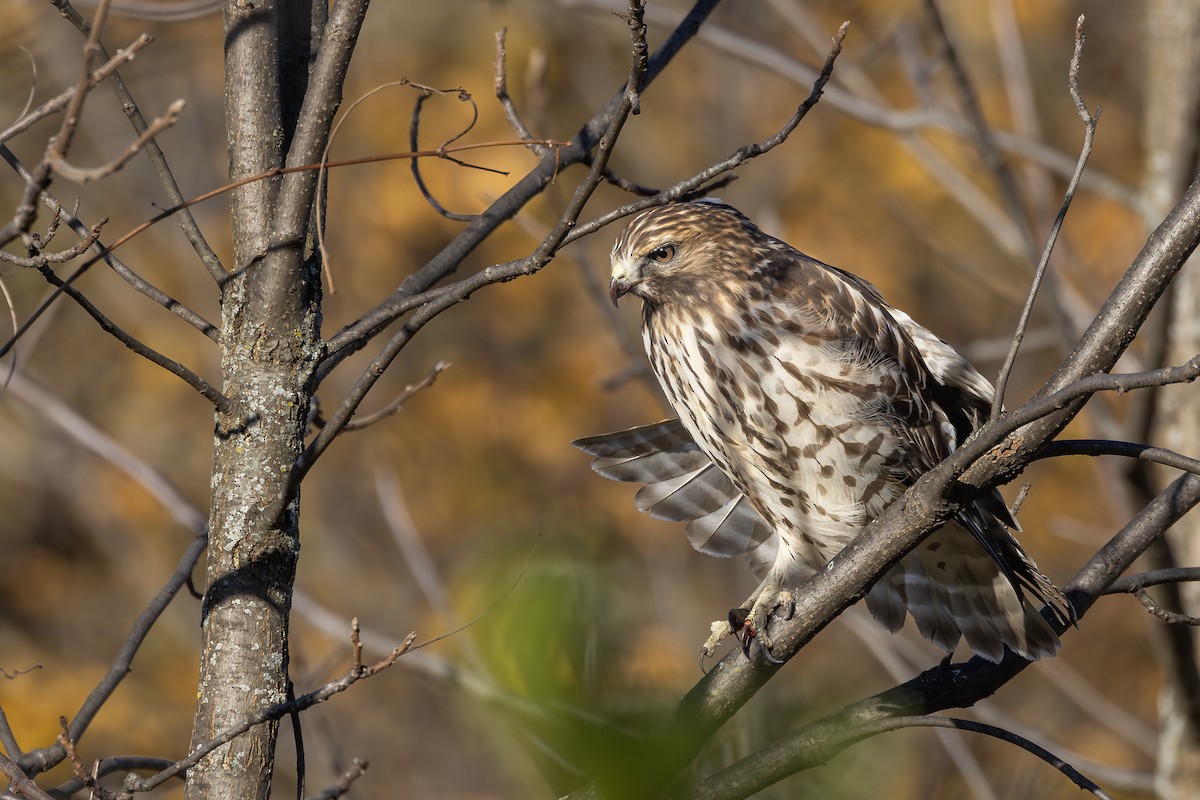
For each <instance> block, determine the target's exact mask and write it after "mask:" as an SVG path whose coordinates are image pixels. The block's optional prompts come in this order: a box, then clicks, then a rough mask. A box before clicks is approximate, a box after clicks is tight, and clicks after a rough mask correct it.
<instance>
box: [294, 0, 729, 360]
mask: <svg viewBox="0 0 1200 800" xmlns="http://www.w3.org/2000/svg"><path fill="white" fill-rule="evenodd" d="M719 2H720V0H695V3H694V5H693V6H692V9H691V10H690V11H689V12H688V13H687V15H686V16H685V17H684V18H683V20H682V21H680V22H679V23H678V25H676V27H675V29H674V30H673V31H672V32H671V34H670V35H669V36H668V37H667V38H666V40H665V41H664V42H663V44H662V45H661V46H660V47H659V48H658V50H656V51H655V52H654V54H653V55H652V56H650V59H649V62H648V64H647V68H646V77H645V79H644V81H643V83H644V84H645V85H650V83H651V82H652V81H653V80H654V79H655V77H656V76H657V75H658V74H659V73H661V72H662V71H663V69H665V68H666V66H667V65H668V64H669V63H670V62H671V60H672V59H673V58H674V57H675V56H676V55H677V54H678V53H679V51H680V50H681V49H682V48H683V47H684V46H685V45H686V44H687V43H688V42H690V41H691V40H692V39H693V38H695V36H696V34H697V33H698V32H699V30H700V27H701V25H702V24H703V23H704V22H705V20H707V19H708V17H709V15H711V14H712V12H713V11H714V9H715V8H716V7H717V5H718V4H719ZM624 102H625V90H624V89H623V88H622V89H621V90H620V91H618V92H617V93H616V94H614V95H613V96H612V97H611V98H610V99H609V100H608V102H607V103H605V104H604V105H603V106H602V107H601V108H600V109H599V110H598V111H596V113H594V114H593V115H592V116H591V118H589V119H588V120H587V121H586V122H585V123H584V124H583V126H582V127H581V128H580V129H579V131H578V132H577V133H576V134H575V136H574V137H572V139H571V141H570V142H569V143H568V144H567V145H566V146H564V147H560V148H555V149H554V150H553V151H552V152H549V153H547V154H546V155H544V156H543V157H542V160H541V161H540V162H539V163H538V165H537V166H536V167H534V168H533V169H532V170H530V171H529V172H528V173H527V174H526V175H525V177H523V178H522V179H521V180H519V181H518V182H517V184H516V185H514V186H513V187H512V188H511V189H509V190H508V191H506V192H505V193H504V194H503V195H501V197H500V198H498V199H497V200H496V201H495V202H493V203H492V204H491V206H489V207H488V209H487V210H486V211H484V212H483V213H482V214H480V215H479V217H478V218H476V219H475V220H474V221H473V222H471V223H469V224H468V225H467V227H466V228H465V229H464V230H463V231H462V232H461V233H459V234H458V236H456V237H455V238H454V239H453V240H452V241H451V242H450V243H449V244H447V245H446V246H445V247H444V248H442V250H441V251H440V252H439V253H438V254H437V255H436V256H434V257H433V258H432V259H430V260H429V261H428V262H427V263H426V264H425V265H424V266H422V267H421V268H420V269H418V270H417V271H416V272H413V273H411V274H410V275H409V276H408V277H407V278H405V279H404V280H403V281H402V282H401V284H400V286H399V287H398V288H397V289H396V290H395V291H393V292H392V293H391V294H390V295H388V296H387V297H386V298H384V299H383V300H382V301H381V302H380V303H378V304H377V305H376V306H375V307H374V308H372V309H371V310H370V311H367V312H366V313H364V314H363V315H362V316H360V317H359V318H358V319H357V320H356V321H354V322H352V323H351V324H349V325H347V326H346V327H345V328H343V329H342V330H341V331H340V332H339V333H338V334H336V335H335V336H334V337H333V338H332V339H330V340H329V342H328V351H329V356H328V357H326V359H325V360H324V361H323V362H322V364H321V366H320V367H319V368H318V371H317V380H318V381H319V380H321V379H322V378H324V377H325V376H326V375H328V374H329V372H331V371H332V370H333V369H334V368H335V367H336V366H337V365H338V364H339V363H341V362H342V361H343V360H344V359H346V358H348V357H349V356H351V355H353V354H354V353H356V352H358V351H359V350H361V349H362V348H364V347H365V346H366V345H367V344H368V343H369V342H370V341H371V340H372V339H374V338H375V337H376V336H377V335H379V334H380V333H381V332H382V331H383V330H384V329H385V328H387V327H388V326H389V325H390V324H391V322H393V321H394V320H395V319H397V318H398V317H399V316H400V315H402V314H404V313H405V312H406V310H408V309H410V308H412V306H410V305H407V300H408V298H410V297H412V296H413V295H416V294H422V293H425V292H427V291H429V289H430V288H431V287H432V286H434V285H436V284H437V283H438V282H439V281H441V280H442V279H443V278H445V277H446V276H447V275H449V274H450V273H452V272H454V271H455V270H456V269H458V268H459V266H460V265H461V264H462V261H463V260H464V259H465V258H466V257H467V256H468V255H470V254H471V253H472V252H473V251H474V250H475V249H476V248H477V247H479V245H480V244H481V243H482V242H483V241H484V240H485V239H486V238H487V237H488V236H490V235H492V233H493V232H494V231H495V230H496V229H497V228H498V227H499V226H500V225H501V224H503V223H504V222H506V221H508V220H510V219H512V218H513V217H514V216H516V215H517V213H518V212H519V211H520V210H521V209H522V208H524V207H525V205H526V204H528V203H529V202H530V201H531V200H532V199H533V198H534V197H537V196H539V195H540V194H541V193H542V192H544V191H545V189H546V187H547V186H549V185H550V183H551V182H552V181H553V180H555V179H556V178H557V177H558V176H559V175H560V174H561V173H562V171H563V170H564V169H566V168H567V167H570V166H572V165H574V164H578V163H580V162H581V161H583V160H584V159H585V158H587V157H588V156H589V155H590V154H591V152H592V150H593V148H595V147H596V145H597V143H598V142H599V141H600V139H601V138H602V137H603V136H604V135H605V131H606V130H608V128H609V126H610V124H611V122H612V120H613V118H614V115H615V114H616V113H617V111H618V109H619V108H620V107H621V106H622V104H623V103H624ZM521 144H522V145H526V144H527V143H525V142H521Z"/></svg>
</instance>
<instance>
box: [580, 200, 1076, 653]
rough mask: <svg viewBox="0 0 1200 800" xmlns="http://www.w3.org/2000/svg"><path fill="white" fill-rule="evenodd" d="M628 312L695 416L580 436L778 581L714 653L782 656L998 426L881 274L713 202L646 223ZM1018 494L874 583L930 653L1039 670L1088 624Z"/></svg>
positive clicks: (882, 607)
mask: <svg viewBox="0 0 1200 800" xmlns="http://www.w3.org/2000/svg"><path fill="white" fill-rule="evenodd" d="M610 292H611V296H612V299H613V302H614V303H615V302H617V300H618V299H619V298H621V297H622V296H624V295H625V294H627V293H633V294H635V295H637V296H639V297H640V298H641V299H642V336H643V340H644V343H645V346H646V354H647V356H648V357H649V360H650V364H651V366H652V367H653V370H654V374H655V375H656V376H657V377H658V382H659V384H660V385H661V386H662V389H663V392H665V394H666V396H667V399H668V400H669V401H670V404H671V406H672V407H673V408H674V410H675V412H676V413H677V414H678V417H677V418H676V419H669V420H666V421H664V422H659V423H656V424H653V425H646V426H643V427H638V428H633V429H632V430H627V431H621V432H618V433H610V434H606V435H603V436H595V437H591V438H587V439H580V440H578V441H576V442H574V443H573V444H575V446H577V447H579V448H580V449H581V450H583V451H585V452H586V453H588V454H590V455H592V456H594V460H593V462H592V468H593V469H594V470H595V471H596V472H598V473H600V474H601V475H603V476H605V477H607V478H612V479H615V480H621V481H636V482H639V483H642V484H645V485H644V487H643V488H642V489H641V490H640V491H639V492H638V494H637V497H636V503H637V507H638V508H639V509H641V510H642V511H646V512H649V513H650V514H651V515H653V516H655V517H659V518H663V519H667V520H676V521H685V520H686V521H687V522H688V526H687V535H688V539H689V541H690V542H691V544H692V546H693V547H695V548H696V549H697V550H699V551H701V552H703V553H708V554H710V555H715V556H732V555H740V554H745V555H746V556H748V558H749V561H750V564H751V566H752V568H753V569H754V571H755V573H756V575H757V576H758V577H759V578H760V580H761V581H762V583H761V585H760V586H759V587H758V589H756V590H755V592H754V593H753V594H752V595H751V596H750V597H749V598H748V599H747V600H746V602H745V603H744V607H743V608H742V609H735V610H734V611H732V612H730V619H729V621H728V622H724V621H722V622H719V623H713V635H712V637H710V639H709V640H708V642H706V644H705V648H704V655H711V654H712V651H713V648H714V647H715V646H716V644H717V643H718V642H719V640H720V639H721V638H723V637H724V636H727V635H729V634H730V633H738V630H735V628H740V629H741V630H742V633H743V647H744V648H745V649H746V652H747V655H748V654H749V647H750V641H751V639H752V638H754V637H757V638H758V640H759V642H760V644H761V645H762V646H763V648H764V650H765V652H766V654H767V656H768V657H770V638H769V635H768V632H767V620H768V618H769V616H770V614H771V612H772V611H773V610H774V609H776V608H778V607H780V606H787V605H788V603H789V601H790V599H791V595H790V593H789V589H791V588H794V587H796V586H797V585H798V584H799V583H800V582H801V581H802V580H803V579H805V578H806V577H808V576H809V575H811V574H812V573H813V571H815V570H818V569H820V568H821V567H823V566H824V565H825V564H826V563H827V562H828V561H829V560H830V559H831V558H832V557H833V556H834V555H836V554H837V553H838V552H839V551H840V550H841V549H842V548H843V547H845V546H846V544H848V543H849V542H850V541H851V540H852V539H853V538H854V537H855V535H857V534H858V533H859V531H861V530H862V529H863V528H864V527H866V525H867V524H868V523H869V522H871V521H872V520H873V519H875V518H876V517H877V516H879V514H880V513H881V512H882V511H883V510H884V509H885V508H887V507H888V505H889V504H891V503H892V502H893V501H895V500H896V499H897V498H898V497H900V495H901V494H903V493H904V491H905V489H906V488H907V487H908V486H910V485H911V484H912V483H913V482H914V481H915V480H916V479H917V478H919V477H920V476H921V475H922V474H924V473H925V472H927V471H928V470H929V469H931V468H932V467H933V466H934V465H936V464H937V463H938V462H939V461H941V460H942V459H944V458H946V456H948V455H949V454H950V452H951V451H953V450H954V449H955V448H956V447H957V446H958V445H959V443H961V442H963V441H965V440H966V438H967V437H969V436H970V435H971V433H972V431H973V430H974V429H975V427H976V426H977V425H979V424H980V422H981V421H983V420H984V419H986V417H987V413H988V410H989V408H990V406H991V402H992V396H993V393H994V390H993V388H992V385H991V384H990V383H989V382H988V381H987V380H986V379H985V378H984V377H983V376H982V375H980V374H979V373H978V372H977V371H976V370H975V369H974V368H973V367H972V366H971V365H970V364H969V363H967V361H966V359H964V358H963V357H962V356H961V355H959V354H958V353H957V352H956V351H955V350H954V348H952V347H951V346H950V345H948V344H947V343H946V342H944V341H942V340H941V339H939V338H938V337H937V336H935V335H934V334H933V333H931V332H930V331H928V330H926V329H925V328H923V327H921V326H920V325H918V324H917V323H916V322H914V321H913V320H912V318H910V317H909V316H908V315H907V314H905V313H904V312H902V311H899V310H898V309H896V308H893V307H892V306H891V305H889V304H888V303H887V301H885V300H884V299H883V297H882V296H881V295H880V294H879V292H878V291H877V290H876V289H875V287H874V286H872V285H871V284H870V283H868V282H867V281H865V280H863V279H862V278H860V277H858V276H856V275H853V274H851V273H849V272H846V271H844V270H841V269H838V268H837V267H832V266H830V265H828V264H823V263H821V262H820V261H817V260H815V259H813V258H810V257H809V256H807V255H805V254H804V253H801V252H800V251H799V250H796V249H795V248H793V247H791V246H790V245H788V244H786V243H784V242H782V241H780V240H779V239H776V238H774V237H772V236H769V235H767V234H766V233H764V232H763V231H762V230H760V229H759V228H758V227H757V226H756V225H755V224H754V223H753V222H751V221H750V220H749V219H748V218H747V217H746V216H744V215H743V214H742V213H741V212H739V211H738V210H737V209H735V208H732V207H731V206H728V205H724V204H721V203H718V202H714V201H711V200H702V201H698V202H686V203H674V204H670V205H666V206H661V207H656V208H652V209H650V210H647V211H644V212H642V213H641V214H639V215H638V216H637V217H635V218H634V219H633V220H632V221H631V222H630V223H629V225H628V226H627V227H626V228H625V230H624V231H623V232H622V233H621V234H620V236H619V237H618V238H617V240H616V243H615V244H614V245H613V251H612V282H611V284H610ZM1010 529H1012V530H1018V529H1019V528H1018V526H1017V523H1016V521H1015V520H1014V519H1013V517H1012V515H1011V514H1010V513H1009V511H1008V509H1007V507H1006V506H1005V504H1004V500H1003V498H1002V497H1001V496H1000V494H999V492H996V491H995V490H993V491H992V492H991V493H990V494H986V495H984V496H982V497H980V498H979V499H977V500H976V501H974V502H973V503H971V504H970V505H968V506H966V507H965V508H963V509H962V510H961V511H959V512H958V514H957V515H956V516H955V517H954V518H953V519H952V520H950V521H949V522H947V523H946V524H945V525H943V526H942V527H941V528H939V529H938V530H936V531H934V532H933V533H932V534H930V535H929V536H928V537H927V538H926V539H925V540H924V541H923V542H922V543H921V544H920V545H918V546H917V548H916V549H915V550H913V551H912V552H911V553H909V554H908V555H906V556H905V557H904V558H903V559H901V561H900V562H899V563H897V564H896V565H895V566H894V567H892V568H891V570H890V571H889V572H887V573H886V574H885V575H884V577H883V578H881V579H880V580H879V582H878V583H877V584H876V585H875V586H873V587H872V588H871V590H870V591H869V593H868V594H867V597H866V603H867V608H868V609H869V610H870V612H871V614H872V616H874V618H875V619H876V620H877V621H878V622H879V623H880V624H881V625H882V626H883V627H885V628H887V629H888V630H889V631H892V632H896V631H898V630H899V629H900V628H901V627H902V626H903V625H904V621H905V619H906V617H907V615H908V614H911V615H912V617H913V619H914V620H915V621H916V625H917V628H918V630H920V632H921V633H922V634H923V635H924V636H925V638H927V639H928V640H930V641H931V642H933V643H934V644H936V645H937V646H939V647H941V648H942V649H944V650H945V651H946V652H947V653H948V654H949V653H951V652H953V650H954V649H955V647H956V646H957V645H958V643H959V640H960V639H965V640H966V643H967V645H969V646H970V648H971V649H972V650H973V651H975V652H976V653H977V654H979V655H980V656H983V657H984V658H986V659H988V660H990V661H999V660H1000V659H1001V658H1002V657H1003V655H1004V649H1005V647H1008V648H1009V649H1011V650H1012V651H1014V652H1015V653H1017V654H1018V655H1020V656H1022V657H1024V658H1026V659H1029V660H1035V659H1038V658H1041V657H1044V656H1051V655H1053V654H1054V653H1055V652H1056V651H1057V649H1058V646H1059V640H1058V636H1057V635H1056V634H1055V631H1054V629H1053V628H1052V627H1051V625H1050V624H1049V623H1048V622H1047V621H1046V620H1045V619H1044V618H1043V617H1042V615H1041V614H1040V613H1039V612H1038V610H1037V607H1036V606H1035V602H1036V603H1037V604H1044V605H1046V606H1047V607H1049V609H1050V611H1051V614H1052V616H1053V617H1054V618H1055V619H1056V620H1058V621H1059V622H1061V623H1063V624H1070V623H1071V622H1072V621H1073V619H1074V614H1073V609H1072V608H1071V606H1070V604H1069V603H1068V601H1067V599H1066V598H1065V597H1064V596H1063V594H1062V592H1061V591H1059V589H1058V588H1057V587H1055V586H1054V584H1053V583H1051V581H1050V580H1049V579H1048V578H1047V577H1046V576H1045V575H1043V574H1042V572H1041V571H1040V570H1039V569H1038V568H1037V565H1036V564H1034V562H1033V560H1032V559H1031V558H1030V557H1029V556H1028V555H1027V554H1026V553H1025V551H1024V550H1023V549H1022V548H1021V545H1020V544H1019V543H1018V542H1017V540H1016V539H1015V538H1014V537H1013V535H1012V533H1011V532H1010Z"/></svg>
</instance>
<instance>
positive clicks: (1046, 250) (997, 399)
mask: <svg viewBox="0 0 1200 800" xmlns="http://www.w3.org/2000/svg"><path fill="white" fill-rule="evenodd" d="M929 1H930V2H932V1H933V0H929ZM1083 42H1084V36H1083V16H1082V15H1081V16H1080V17H1079V19H1078V21H1077V22H1076V23H1075V52H1074V54H1073V55H1072V56H1071V67H1070V69H1069V71H1068V75H1069V78H1068V81H1067V84H1068V87H1069V88H1070V91H1071V100H1072V101H1073V102H1074V103H1075V110H1076V111H1077V112H1078V113H1079V117H1080V119H1082V120H1083V147H1082V148H1080V151H1079V160H1078V161H1077V162H1076V163H1075V173H1074V174H1073V175H1072V176H1071V182H1070V183H1069V184H1068V185H1067V191H1066V194H1065V195H1064V197H1063V202H1062V205H1061V206H1060V207H1059V209H1058V215H1057V216H1056V217H1055V218H1054V224H1053V225H1051V226H1050V233H1049V234H1048V235H1047V237H1046V245H1045V247H1043V248H1042V256H1041V259H1040V260H1039V261H1038V265H1037V270H1035V272H1034V276H1033V282H1032V284H1031V285H1030V287H1029V297H1028V298H1027V299H1026V301H1025V307H1024V308H1023V309H1022V310H1021V318H1020V320H1019V321H1018V322H1017V330H1016V332H1015V333H1014V334H1013V340H1012V345H1011V346H1010V347H1009V350H1008V355H1007V356H1005V358H1004V366H1002V367H1001V368H1000V375H999V377H998V378H997V379H996V392H995V394H994V395H993V396H992V411H991V418H992V419H995V418H996V417H997V416H999V415H1000V412H1001V410H1002V409H1003V408H1004V393H1005V389H1006V388H1007V386H1008V378H1009V375H1011V374H1012V368H1013V365H1014V364H1015V363H1016V360H1017V351H1018V350H1019V349H1020V347H1021V341H1022V340H1023V339H1024V338H1025V331H1026V330H1027V329H1028V327H1029V319H1030V317H1031V316H1032V315H1033V302H1034V300H1036V299H1037V294H1038V289H1039V288H1041V285H1042V279H1043V278H1044V277H1045V275H1046V267H1047V265H1048V264H1049V263H1050V254H1051V253H1052V252H1053V251H1054V244H1055V242H1057V241H1058V232H1059V231H1060V230H1061V229H1062V224H1063V220H1064V219H1066V216H1067V209H1069V208H1070V207H1071V201H1072V200H1073V199H1074V198H1075V191H1076V189H1078V188H1079V181H1080V180H1081V179H1082V177H1083V170H1084V167H1085V166H1086V165H1087V160H1088V157H1089V156H1091V154H1092V138H1093V137H1094V136H1095V135H1096V125H1097V124H1098V123H1099V122H1100V109H1099V108H1097V109H1096V113H1095V114H1094V115H1093V114H1090V113H1089V112H1088V110H1087V106H1086V105H1084V103H1083V98H1082V96H1081V95H1080V93H1079V64H1080V60H1081V59H1082V58H1083Z"/></svg>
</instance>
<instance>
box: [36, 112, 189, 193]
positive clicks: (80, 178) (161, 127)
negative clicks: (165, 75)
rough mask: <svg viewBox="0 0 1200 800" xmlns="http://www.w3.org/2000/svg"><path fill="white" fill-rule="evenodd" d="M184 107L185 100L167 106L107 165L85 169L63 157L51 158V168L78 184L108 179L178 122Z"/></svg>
mask: <svg viewBox="0 0 1200 800" xmlns="http://www.w3.org/2000/svg"><path fill="white" fill-rule="evenodd" d="M184 105H185V103H184V102H183V100H176V101H175V102H174V103H171V105H169V106H167V110H166V112H165V113H164V114H163V115H162V116H161V117H155V118H154V121H153V122H151V123H150V124H149V126H147V128H146V130H145V131H143V132H142V133H141V135H139V136H138V138H137V141H135V142H134V143H133V144H131V145H129V147H127V148H125V152H123V153H121V154H120V155H118V156H116V157H115V158H113V159H111V160H110V161H108V162H107V163H105V164H101V165H100V166H98V167H93V168H91V169H83V168H81V167H76V166H74V165H73V164H71V163H69V162H68V161H67V159H66V156H61V157H53V158H51V159H50V167H51V168H52V169H53V170H54V171H55V172H57V173H58V174H59V175H61V176H62V177H64V178H66V179H67V180H69V181H75V182H76V183H89V182H91V181H98V180H101V179H102V178H107V177H108V176H109V175H112V174H113V173H114V172H116V171H117V170H119V169H120V168H121V167H123V166H125V165H126V164H127V163H129V160H130V159H131V158H133V157H134V156H136V155H137V154H138V153H140V152H141V151H142V148H143V147H144V146H145V145H146V143H147V142H149V141H150V140H151V139H153V138H154V137H155V136H157V135H158V134H160V133H162V132H163V131H165V130H166V129H167V128H170V127H171V126H172V125H174V124H175V123H176V122H178V121H179V115H180V114H181V113H182V112H183V107H184Z"/></svg>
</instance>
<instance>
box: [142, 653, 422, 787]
mask: <svg viewBox="0 0 1200 800" xmlns="http://www.w3.org/2000/svg"><path fill="white" fill-rule="evenodd" d="M416 638H417V634H416V633H410V634H409V635H408V636H406V637H405V638H404V641H403V642H402V643H401V644H400V645H399V646H398V647H396V648H395V649H394V650H392V652H391V653H389V654H388V655H387V656H385V657H384V658H383V659H382V660H381V661H378V662H376V663H374V664H371V665H369V666H365V665H363V664H355V665H354V666H352V667H351V668H350V670H349V671H348V672H347V673H346V674H345V675H344V676H342V677H341V678H339V679H337V680H334V681H330V682H329V683H327V684H325V685H324V686H322V687H320V688H319V689H316V690H314V691H311V692H309V693H308V694H303V695H300V696H299V697H297V698H296V699H295V700H292V701H286V702H282V703H273V704H272V705H269V706H266V707H265V708H261V709H259V710H258V711H256V712H254V713H253V714H251V715H250V716H249V717H247V718H246V719H245V720H243V721H242V722H239V723H238V724H236V725H231V726H230V727H228V728H226V729H225V730H223V731H221V733H219V734H217V736H215V737H213V738H212V739H209V740H208V741H207V742H204V743H203V744H201V745H200V746H198V747H197V748H195V749H194V750H193V751H192V752H191V753H190V754H189V755H188V757H187V758H183V759H180V760H179V761H176V762H175V763H174V764H172V765H171V766H170V767H168V768H167V769H164V770H162V771H161V772H159V773H157V774H156V775H152V776H150V777H149V778H133V777H132V776H131V778H130V779H129V780H127V781H126V783H125V786H126V789H128V790H129V791H131V792H148V791H150V790H151V789H154V788H155V787H157V786H159V785H161V784H162V783H164V782H166V781H168V780H170V779H171V778H173V777H175V776H177V775H180V774H182V773H184V772H186V771H187V770H188V769H190V768H191V767H193V766H195V765H196V764H198V763H200V761H201V760H202V759H203V758H204V757H205V756H207V755H208V754H209V753H211V752H212V751H214V750H216V749H217V748H218V747H220V746H222V745H225V744H228V743H229V742H231V741H233V740H234V739H236V738H237V737H239V736H241V735H242V734H243V733H245V732H246V731H248V730H250V729H251V728H253V727H255V726H257V725H262V724H263V723H264V722H274V721H276V720H280V719H283V718H284V717H285V716H287V715H289V714H293V713H298V712H300V711H304V710H306V709H309V708H312V707H313V706H315V705H318V704H320V703H324V702H325V701H326V700H328V699H329V698H331V697H333V696H334V695H336V694H339V693H341V692H344V691H346V690H347V689H349V688H350V687H351V686H353V685H354V684H356V683H358V682H359V681H360V680H364V679H365V678H370V677H372V676H374V675H377V674H379V673H380V672H382V671H383V670H385V669H387V668H388V667H390V666H392V665H393V664H395V663H396V660H397V659H399V658H400V657H401V656H402V655H404V654H405V653H406V652H408V650H409V648H410V647H412V643H413V641H414V640H416Z"/></svg>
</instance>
